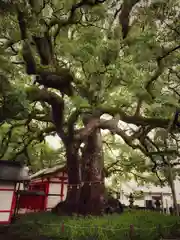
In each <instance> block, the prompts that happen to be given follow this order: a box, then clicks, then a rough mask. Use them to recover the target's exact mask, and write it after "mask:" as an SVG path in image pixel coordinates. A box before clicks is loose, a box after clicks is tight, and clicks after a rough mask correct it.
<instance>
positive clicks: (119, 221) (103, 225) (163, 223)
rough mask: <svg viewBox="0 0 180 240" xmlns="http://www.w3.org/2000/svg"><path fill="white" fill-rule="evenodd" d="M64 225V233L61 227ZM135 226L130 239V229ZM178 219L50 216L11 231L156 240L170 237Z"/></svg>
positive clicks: (25, 220) (23, 221)
mask: <svg viewBox="0 0 180 240" xmlns="http://www.w3.org/2000/svg"><path fill="white" fill-rule="evenodd" d="M63 223H64V232H62V224H63ZM131 224H132V225H133V226H134V234H133V237H132V238H130V236H129V232H130V225H131ZM177 224H178V225H179V224H180V218H177V217H174V216H167V215H163V214H159V213H153V212H148V211H132V212H126V213H124V214H122V215H109V216H105V217H86V218H83V217H59V216H56V215H53V214H51V213H37V214H28V215H24V216H22V217H21V218H20V219H19V220H18V221H17V222H16V223H15V224H14V225H12V228H15V229H14V230H15V231H16V232H19V234H21V235H23V234H24V235H25V234H31V233H36V235H45V236H49V237H52V239H53V238H55V239H56V238H57V239H60V237H68V239H75V240H86V239H88V240H90V239H92V240H96V239H98V240H111V239H112V240H128V239H135V240H156V239H157V240H159V239H160V233H162V234H163V235H164V236H168V235H170V233H171V231H172V230H173V229H174V227H175V228H177Z"/></svg>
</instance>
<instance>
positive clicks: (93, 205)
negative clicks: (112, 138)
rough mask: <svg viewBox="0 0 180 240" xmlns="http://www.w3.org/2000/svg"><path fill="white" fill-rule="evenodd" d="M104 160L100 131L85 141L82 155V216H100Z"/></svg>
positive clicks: (102, 205) (102, 206)
mask: <svg viewBox="0 0 180 240" xmlns="http://www.w3.org/2000/svg"><path fill="white" fill-rule="evenodd" d="M103 169H104V159H103V149H102V139H101V133H100V130H96V131H94V132H93V133H92V134H91V135H90V136H89V137H88V139H87V142H86V143H85V147H84V149H83V154H82V184H83V186H82V188H81V196H80V202H79V204H80V206H79V211H80V213H81V214H83V215H87V214H91V215H101V214H102V213H103V208H104V192H105V186H104V172H103Z"/></svg>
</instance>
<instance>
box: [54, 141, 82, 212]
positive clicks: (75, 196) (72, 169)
mask: <svg viewBox="0 0 180 240" xmlns="http://www.w3.org/2000/svg"><path fill="white" fill-rule="evenodd" d="M78 151H79V144H78V143H76V142H73V141H69V142H68V144H67V145H66V158H67V174H68V191H67V197H66V200H65V202H60V203H58V205H57V206H56V207H55V208H54V210H53V212H56V213H58V214H59V215H72V214H74V213H78V206H79V198H80V191H81V188H80V180H81V179H80V176H81V174H80V165H79V153H78Z"/></svg>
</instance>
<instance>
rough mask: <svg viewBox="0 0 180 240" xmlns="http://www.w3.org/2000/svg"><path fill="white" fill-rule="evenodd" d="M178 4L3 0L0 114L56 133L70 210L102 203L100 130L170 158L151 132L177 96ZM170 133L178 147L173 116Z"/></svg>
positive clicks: (97, 209)
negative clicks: (62, 151)
mask: <svg viewBox="0 0 180 240" xmlns="http://www.w3.org/2000/svg"><path fill="white" fill-rule="evenodd" d="M178 9H179V2H178V1H175V0H168V1H167V0H166V1H165V0H162V1H151V2H150V3H147V1H138V0H129V1H125V0H124V1H110V0H109V1H107V0H81V1H74V0H68V1H67V0H61V1H56V0H50V1H49V0H42V1H34V0H32V1H23V0H19V1H11V0H7V1H5V0H4V1H1V3H0V12H1V26H0V30H1V31H0V40H1V47H0V50H1V51H0V61H1V62H0V63H1V64H0V66H1V76H0V77H1V89H0V92H1V109H0V110H1V111H0V116H1V122H2V124H4V123H5V121H7V120H8V121H10V122H11V124H13V125H14V124H20V123H22V124H24V126H25V131H26V133H27V134H28V133H29V134H30V135H31V136H30V137H29V138H44V137H45V136H46V134H50V133H51V132H55V133H57V134H58V136H59V137H60V139H61V140H62V143H63V145H64V148H65V153H66V164H67V170H68V176H69V184H70V186H71V188H69V191H68V195H67V200H66V206H68V207H67V209H69V212H71V213H72V212H79V211H80V212H81V213H83V214H87V213H91V214H101V212H102V208H103V195H104V171H103V169H104V159H103V151H102V144H103V141H102V136H101V132H100V129H107V130H109V131H110V132H111V133H112V134H117V135H119V136H120V137H121V138H122V139H123V140H124V142H125V143H126V144H127V145H129V146H130V147H131V148H132V149H135V150H136V151H141V152H142V153H143V154H144V155H145V156H147V157H149V158H150V159H151V160H152V161H153V163H154V166H153V170H154V171H155V170H156V168H157V166H158V161H156V160H155V158H154V152H156V154H157V153H158V154H159V155H160V156H161V160H162V161H161V162H163V164H168V163H167V162H166V159H165V158H164V154H165V153H166V154H167V153H169V149H168V148H166V149H165V150H164V148H163V147H162V146H158V145H157V144H156V143H155V142H154V141H153V137H152V136H153V135H154V133H155V132H156V129H157V128H163V129H167V128H168V126H169V122H170V121H171V119H172V115H173V114H174V112H175V111H176V110H177V108H178V105H179V84H178V81H179V74H178V68H179V52H178V50H179V49H180V45H179V43H178V41H179V34H180V33H179V25H178V19H179V15H178V14H179V13H178V11H179V10H178ZM104 114H108V116H109V117H105V116H104ZM103 116H104V117H103ZM174 120H176V119H174ZM124 123H126V126H124ZM129 124H133V126H130V125H129ZM35 126H38V128H40V129H38V131H37V129H35ZM39 126H40V127H39ZM29 129H30V130H29ZM32 129H33V131H34V136H33V137H32V132H33V131H32ZM172 132H173V133H174V135H176V140H177V141H176V142H177V146H178V144H179V141H178V128H177V126H176V124H172V125H171V129H170V131H169V134H168V135H170V134H171V133H172ZM29 138H28V139H29ZM32 141H33V140H32ZM82 144H84V146H82ZM26 146H27V145H25V147H26ZM173 151H174V153H175V154H178V151H179V150H178V148H177V149H175V150H173ZM170 152H171V151H170ZM90 182H93V184H90ZM82 183H83V184H82ZM87 194H89V195H87Z"/></svg>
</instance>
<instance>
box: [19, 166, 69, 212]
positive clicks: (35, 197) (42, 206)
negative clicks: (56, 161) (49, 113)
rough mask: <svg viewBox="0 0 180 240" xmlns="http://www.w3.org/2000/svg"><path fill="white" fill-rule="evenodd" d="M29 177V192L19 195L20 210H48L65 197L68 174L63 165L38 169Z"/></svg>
mask: <svg viewBox="0 0 180 240" xmlns="http://www.w3.org/2000/svg"><path fill="white" fill-rule="evenodd" d="M30 179H31V181H30V184H29V186H28V192H29V194H28V195H21V197H20V200H19V209H20V211H22V210H23V212H24V211H25V212H32V211H33V212H34V211H50V210H51V209H52V208H53V207H55V206H56V205H57V204H58V203H59V202H60V201H64V200H65V199H66V195H67V187H68V175H67V171H66V168H65V167H62V166H55V167H52V168H46V169H43V170H40V171H38V172H36V173H35V174H33V175H31V176H30ZM31 193H32V194H31Z"/></svg>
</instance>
